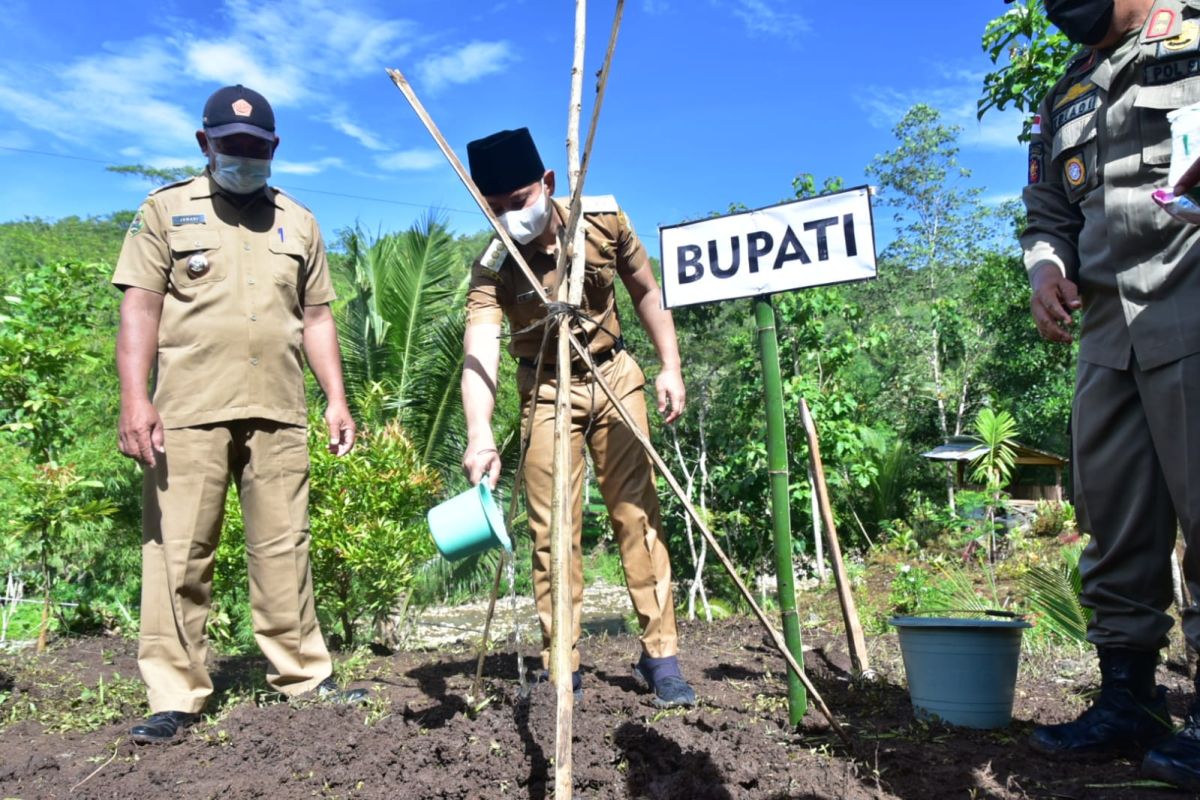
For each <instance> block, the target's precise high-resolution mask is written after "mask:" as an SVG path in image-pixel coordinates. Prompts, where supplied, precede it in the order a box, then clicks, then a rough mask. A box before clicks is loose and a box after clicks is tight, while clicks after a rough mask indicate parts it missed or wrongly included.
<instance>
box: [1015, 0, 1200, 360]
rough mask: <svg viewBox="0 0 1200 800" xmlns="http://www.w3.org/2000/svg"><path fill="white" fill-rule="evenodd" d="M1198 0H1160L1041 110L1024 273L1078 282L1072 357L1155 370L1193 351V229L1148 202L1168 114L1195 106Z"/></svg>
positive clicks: (1198, 348) (1163, 180) (1199, 318)
mask: <svg viewBox="0 0 1200 800" xmlns="http://www.w3.org/2000/svg"><path fill="white" fill-rule="evenodd" d="M1198 18H1200V0H1158V2H1156V3H1155V5H1154V8H1153V9H1152V10H1151V12H1150V15H1149V17H1148V18H1147V21H1146V25H1145V26H1144V27H1143V28H1142V30H1141V31H1134V32H1132V33H1130V34H1129V35H1128V36H1127V37H1126V38H1125V39H1124V40H1122V41H1121V42H1120V44H1119V45H1118V46H1117V47H1116V48H1115V49H1114V50H1113V51H1112V52H1111V53H1101V52H1095V53H1089V54H1087V55H1085V56H1083V57H1081V58H1079V59H1077V60H1076V62H1075V63H1073V64H1072V65H1071V67H1070V68H1068V70H1067V74H1066V75H1065V76H1064V77H1063V78H1062V79H1061V80H1060V81H1059V82H1058V83H1057V84H1056V85H1055V87H1054V88H1053V89H1052V90H1051V91H1050V93H1049V94H1048V95H1047V96H1046V98H1045V100H1044V101H1043V102H1042V104H1041V108H1040V115H1041V132H1040V133H1037V134H1035V135H1034V137H1033V141H1032V143H1031V145H1030V153H1029V185H1028V186H1027V187H1026V189H1025V191H1024V200H1025V207H1026V209H1027V211H1028V218H1029V222H1028V227H1027V228H1026V229H1025V231H1024V233H1023V234H1022V236H1021V244H1022V246H1023V249H1024V252H1025V265H1026V268H1027V269H1028V270H1029V271H1030V272H1031V273H1032V271H1033V270H1034V269H1035V268H1036V267H1038V266H1040V265H1042V264H1044V263H1046V262H1050V263H1053V264H1056V265H1057V266H1059V267H1060V268H1061V269H1062V270H1063V271H1064V273H1065V274H1066V275H1067V276H1068V277H1070V278H1072V279H1077V280H1078V284H1079V288H1080V293H1081V296H1082V299H1083V322H1082V327H1081V334H1080V346H1079V357H1080V358H1081V359H1082V360H1084V361H1088V362H1090V363H1094V364H1098V365H1100V366H1104V367H1109V368H1112V369H1126V368H1128V366H1129V363H1130V354H1131V353H1133V354H1134V355H1136V357H1137V362H1138V364H1139V365H1140V366H1141V367H1142V368H1143V369H1152V368H1154V367H1157V366H1161V365H1163V364H1167V363H1170V362H1172V361H1175V360H1177V359H1180V358H1182V357H1184V356H1186V355H1190V354H1192V353H1196V352H1200V248H1197V245H1198V244H1200V226H1195V225H1188V224H1185V223H1183V222H1180V221H1178V220H1175V219H1174V218H1172V217H1171V216H1169V215H1168V214H1167V213H1166V212H1165V211H1163V210H1162V209H1160V208H1159V207H1158V206H1157V205H1156V204H1155V203H1154V201H1153V200H1152V199H1151V193H1152V192H1153V191H1154V190H1155V189H1158V188H1165V187H1166V186H1167V172H1168V169H1169V167H1170V160H1171V133H1170V125H1169V123H1168V122H1167V112H1168V111H1170V110H1171V109H1176V108H1180V107H1181V106H1186V105H1189V104H1191V103H1195V102H1197V101H1200V19H1198Z"/></svg>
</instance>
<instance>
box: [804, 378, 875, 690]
mask: <svg viewBox="0 0 1200 800" xmlns="http://www.w3.org/2000/svg"><path fill="white" fill-rule="evenodd" d="M800 418H801V420H802V421H803V422H804V433H805V434H806V435H807V436H808V463H809V468H810V469H811V470H812V475H813V477H814V479H815V480H814V481H813V488H814V489H815V490H816V493H817V504H818V505H819V506H820V508H821V518H822V520H823V521H824V523H825V536H826V539H827V541H828V543H829V560H830V561H832V562H833V579H834V581H835V582H836V583H837V592H838V602H839V603H840V604H841V606H842V619H843V620H844V621H845V623H846V639H847V642H848V643H849V646H850V664H851V668H852V669H853V670H854V672H855V674H857V675H868V674H870V672H871V662H870V660H869V659H868V658H867V640H866V638H865V637H864V636H863V630H862V623H861V622H859V619H858V607H857V606H856V605H855V603H854V593H853V592H852V591H850V579H849V578H847V577H846V564H845V562H843V561H842V548H841V545H840V544H838V537H837V528H835V527H834V524H833V509H832V508H830V506H829V488H828V487H827V486H826V484H825V465H824V463H823V462H822V461H821V445H820V442H819V441H818V439H817V426H816V424H815V423H814V422H813V418H812V414H810V413H809V411H808V403H807V402H806V401H805V400H804V398H801V399H800Z"/></svg>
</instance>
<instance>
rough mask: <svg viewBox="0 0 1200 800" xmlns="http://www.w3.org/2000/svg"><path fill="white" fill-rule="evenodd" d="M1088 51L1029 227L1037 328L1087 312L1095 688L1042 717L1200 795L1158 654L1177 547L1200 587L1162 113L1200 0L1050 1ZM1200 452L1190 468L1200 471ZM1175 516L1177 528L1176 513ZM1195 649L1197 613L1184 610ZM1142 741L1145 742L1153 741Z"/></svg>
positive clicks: (1190, 306) (1046, 127)
mask: <svg viewBox="0 0 1200 800" xmlns="http://www.w3.org/2000/svg"><path fill="white" fill-rule="evenodd" d="M1045 8H1046V13H1047V15H1048V17H1049V19H1050V21H1051V22H1053V23H1054V25H1055V26H1057V27H1058V29H1059V30H1061V31H1062V32H1063V33H1064V34H1065V35H1066V36H1067V37H1068V38H1069V39H1071V40H1072V41H1074V42H1076V43H1077V44H1081V45H1084V46H1086V48H1087V49H1086V50H1085V51H1084V52H1083V53H1082V54H1081V55H1080V56H1079V57H1078V58H1076V59H1075V61H1074V62H1072V63H1071V65H1070V66H1069V67H1068V68H1067V70H1066V74H1065V75H1064V76H1063V77H1062V79H1061V80H1060V81H1059V82H1058V83H1057V84H1056V85H1055V86H1054V87H1053V88H1052V89H1051V90H1050V92H1049V93H1048V94H1047V95H1046V98H1045V100H1044V101H1043V102H1042V104H1041V107H1040V109H1039V111H1040V117H1039V119H1038V121H1037V122H1038V124H1036V125H1035V126H1034V130H1033V138H1032V141H1031V143H1030V150H1029V185H1028V186H1027V187H1026V189H1025V192H1024V200H1025V206H1026V209H1027V211H1028V226H1027V227H1026V229H1025V231H1024V232H1023V233H1022V235H1021V243H1022V246H1023V249H1024V252H1025V265H1026V268H1027V270H1028V272H1029V279H1030V283H1031V284H1032V286H1033V297H1032V303H1031V306H1032V312H1033V317H1034V320H1035V322H1036V324H1037V327H1038V331H1039V332H1040V333H1041V335H1042V336H1043V337H1044V338H1046V339H1049V340H1051V341H1057V342H1062V343H1064V344H1068V343H1070V342H1071V340H1072V329H1073V327H1074V321H1073V314H1074V313H1075V312H1076V311H1078V310H1080V309H1082V315H1083V317H1082V323H1081V326H1080V332H1079V339H1080V341H1079V363H1078V368H1077V375H1076V391H1075V402H1074V413H1073V415H1072V420H1073V423H1072V433H1073V450H1074V459H1073V460H1074V466H1075V502H1076V506H1077V510H1078V516H1079V520H1080V526H1081V528H1082V529H1083V530H1086V531H1089V532H1090V533H1091V540H1090V541H1089V543H1088V546H1087V549H1086V550H1085V551H1084V554H1083V558H1082V559H1081V561H1080V566H1081V569H1082V575H1083V591H1082V595H1081V600H1082V602H1083V604H1084V605H1085V606H1087V607H1088V608H1090V609H1092V618H1091V621H1090V623H1089V625H1088V640H1089V641H1090V642H1091V643H1092V644H1094V645H1095V646H1096V650H1097V653H1098V656H1099V662H1100V693H1099V695H1097V697H1096V699H1095V701H1094V702H1093V704H1092V706H1091V707H1090V708H1089V709H1088V710H1087V711H1085V712H1084V713H1083V714H1082V715H1081V716H1080V717H1079V718H1078V719H1076V720H1074V721H1071V722H1066V723H1063V724H1058V725H1043V726H1039V727H1037V728H1035V729H1034V732H1033V736H1032V740H1031V741H1032V745H1033V746H1034V747H1035V748H1036V749H1038V750H1040V751H1042V752H1045V753H1048V754H1051V755H1054V756H1060V757H1066V758H1081V757H1089V756H1090V757H1113V756H1130V755H1136V756H1141V755H1142V754H1143V753H1145V758H1144V761H1143V764H1142V770H1143V773H1144V774H1146V775H1148V776H1150V777H1154V778H1159V779H1162V780H1166V781H1169V782H1171V783H1174V784H1176V785H1178V786H1182V787H1185V788H1187V789H1191V790H1193V791H1200V704H1197V703H1196V702H1195V701H1193V704H1192V707H1191V709H1190V710H1189V712H1188V715H1187V717H1186V719H1185V722H1184V727H1183V729H1182V730H1181V731H1179V732H1178V733H1177V734H1175V735H1172V728H1171V722H1170V715H1169V713H1168V710H1167V703H1166V697H1165V691H1164V690H1163V689H1162V687H1159V686H1157V685H1156V680H1155V672H1156V667H1157V664H1158V656H1159V651H1160V649H1161V648H1162V647H1164V646H1165V645H1166V644H1167V633H1168V631H1169V630H1170V629H1171V626H1172V624H1173V621H1172V618H1171V615H1170V614H1169V609H1170V605H1171V600H1172V592H1171V572H1170V570H1171V567H1170V562H1171V553H1172V551H1173V549H1174V547H1175V542H1176V538H1177V530H1179V529H1181V530H1182V532H1183V536H1184V540H1185V542H1186V543H1187V555H1186V556H1185V559H1184V571H1185V574H1186V576H1187V580H1188V586H1189V589H1190V591H1191V595H1192V597H1193V598H1195V597H1198V596H1200V583H1198V582H1197V581H1198V580H1200V578H1198V576H1200V571H1198V568H1200V561H1198V560H1197V559H1198V558H1200V482H1198V481H1197V480H1196V475H1197V474H1198V473H1200V438H1197V439H1195V440H1193V438H1192V436H1191V434H1192V432H1195V431H1200V227H1197V226H1195V225H1189V224H1186V223H1183V222H1180V221H1179V220H1176V219H1174V218H1172V217H1171V216H1169V215H1168V214H1167V213H1166V212H1164V211H1163V210H1162V209H1160V208H1159V207H1158V206H1157V205H1156V204H1155V202H1154V199H1153V197H1152V195H1153V193H1154V192H1155V190H1157V189H1165V188H1168V183H1167V181H1168V172H1169V168H1170V161H1171V125H1170V123H1169V121H1168V118H1167V116H1168V113H1169V112H1170V111H1172V110H1174V109H1178V108H1181V107H1184V106H1188V105H1191V104H1194V103H1197V102H1200V83H1197V81H1196V79H1195V77H1193V76H1195V75H1196V74H1197V70H1198V69H1200V0H1045ZM1193 462H1195V466H1196V469H1192V466H1193ZM1177 526H1178V527H1177ZM1183 632H1184V635H1185V637H1186V638H1187V640H1188V642H1190V643H1191V645H1192V646H1193V647H1200V610H1198V609H1197V608H1196V607H1195V606H1193V607H1191V608H1188V609H1185V611H1184V613H1183ZM1147 751H1148V752H1147Z"/></svg>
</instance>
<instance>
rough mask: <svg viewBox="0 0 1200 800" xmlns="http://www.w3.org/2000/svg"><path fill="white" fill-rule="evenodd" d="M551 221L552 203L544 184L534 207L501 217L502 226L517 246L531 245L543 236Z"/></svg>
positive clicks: (507, 212) (510, 212)
mask: <svg viewBox="0 0 1200 800" xmlns="http://www.w3.org/2000/svg"><path fill="white" fill-rule="evenodd" d="M549 221H550V201H549V200H548V199H547V192H546V185H545V184H544V183H543V184H542V187H541V193H540V194H539V195H538V199H537V200H534V201H533V204H532V205H530V206H527V207H526V208H522V209H519V210H517V211H505V212H504V213H503V214H501V215H500V224H501V225H503V226H504V230H506V231H508V235H509V236H511V237H512V238H513V239H514V240H515V241H516V242H517V244H529V243H530V242H532V241H533V240H534V239H536V238H537V237H539V236H541V235H542V231H544V230H546V224H547V223H548V222H549Z"/></svg>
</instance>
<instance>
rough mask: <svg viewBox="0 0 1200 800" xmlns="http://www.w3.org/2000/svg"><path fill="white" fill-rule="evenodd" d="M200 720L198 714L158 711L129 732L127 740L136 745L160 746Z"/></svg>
mask: <svg viewBox="0 0 1200 800" xmlns="http://www.w3.org/2000/svg"><path fill="white" fill-rule="evenodd" d="M199 719H200V715H199V714H189V713H187V712H186V711H159V712H158V713H157V714H151V715H150V717H149V718H148V719H147V720H146V721H145V722H143V723H142V724H141V725H134V726H133V727H132V728H131V729H130V730H129V738H131V739H133V741H135V742H137V743H138V744H161V743H163V742H169V741H171V740H172V739H174V738H175V736H176V734H178V733H179V732H180V731H182V730H183V729H184V728H187V727H189V726H191V725H194V724H196V722H197V721H198V720H199Z"/></svg>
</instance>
